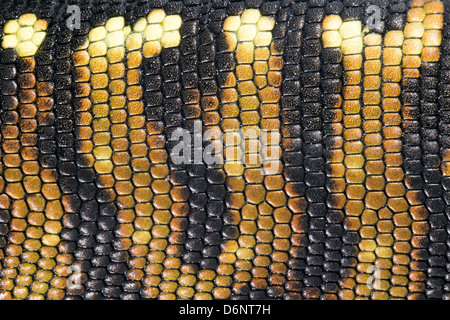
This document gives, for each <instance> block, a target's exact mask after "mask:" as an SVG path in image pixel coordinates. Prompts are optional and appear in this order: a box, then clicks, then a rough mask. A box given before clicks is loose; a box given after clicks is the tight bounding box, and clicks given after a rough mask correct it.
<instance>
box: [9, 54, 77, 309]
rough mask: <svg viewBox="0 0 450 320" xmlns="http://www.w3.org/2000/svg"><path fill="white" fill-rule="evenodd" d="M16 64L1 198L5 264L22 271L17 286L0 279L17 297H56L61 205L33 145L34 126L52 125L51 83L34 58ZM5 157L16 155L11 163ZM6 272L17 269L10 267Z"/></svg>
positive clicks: (59, 294) (60, 292)
mask: <svg viewBox="0 0 450 320" xmlns="http://www.w3.org/2000/svg"><path fill="white" fill-rule="evenodd" d="M19 64H20V74H19V75H18V77H17V83H18V85H19V91H18V98H19V101H18V104H17V105H15V106H14V108H15V110H17V111H18V112H17V111H14V112H13V113H12V114H11V116H13V118H14V119H15V120H14V121H13V122H12V123H10V124H11V126H9V125H7V126H5V127H4V128H3V137H5V138H8V137H11V138H13V139H11V140H10V139H5V140H3V148H4V151H5V153H7V154H5V156H4V157H3V159H2V160H3V163H4V164H5V165H6V167H7V168H6V169H5V171H4V172H3V174H4V177H5V180H6V185H5V187H6V188H5V193H6V194H3V195H2V198H3V201H4V202H3V205H4V206H5V208H6V206H7V205H10V206H11V207H10V208H11V213H12V215H13V217H14V218H13V219H12V220H11V231H12V232H11V236H10V240H11V244H10V245H8V246H7V249H6V252H7V253H8V254H9V255H10V256H11V258H12V259H7V266H8V265H9V266H11V267H13V266H14V267H15V268H17V270H18V271H19V272H20V273H21V274H22V275H20V276H17V278H16V279H15V280H16V281H15V285H14V283H13V282H12V280H10V281H8V280H6V281H5V280H3V281H2V282H3V283H4V284H6V286H7V287H8V288H9V289H10V290H12V296H11V297H14V298H17V299H25V298H28V299H44V298H45V297H47V298H49V299H57V300H60V299H62V298H63V297H64V295H65V291H64V289H65V287H66V282H67V279H66V278H65V277H66V276H68V274H69V270H68V267H67V265H68V264H70V263H71V257H70V256H68V255H65V254H59V253H58V245H59V244H60V238H59V235H58V234H59V232H60V231H61V228H62V225H61V222H60V220H61V218H62V216H63V208H62V205H61V193H60V190H59V187H58V185H57V174H56V171H55V170H54V169H40V166H39V160H38V157H39V152H38V148H37V139H38V137H37V127H38V126H45V125H52V123H51V122H49V121H51V119H52V116H51V115H50V113H51V109H52V107H53V99H52V98H51V94H52V91H53V86H52V85H51V84H50V83H47V82H41V83H39V82H37V81H36V78H35V76H34V70H35V66H36V62H35V59H34V57H25V58H21V60H20V61H19ZM14 125H15V126H14ZM13 132H14V134H13V135H12V136H11V133H13ZM9 158H11V160H13V159H12V158H14V160H13V162H14V163H13V162H10V161H9V160H8V159H9ZM8 198H9V199H8ZM18 257H20V258H21V261H22V262H20V260H18ZM5 271H6V273H7V274H9V275H11V274H13V273H15V272H14V271H13V269H11V270H8V269H5Z"/></svg>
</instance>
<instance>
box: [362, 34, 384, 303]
mask: <svg viewBox="0 0 450 320" xmlns="http://www.w3.org/2000/svg"><path fill="white" fill-rule="evenodd" d="M381 42H382V38H381V35H379V34H376V33H370V34H368V35H366V36H365V37H364V44H365V48H364V57H365V63H364V66H363V72H364V78H363V89H364V94H363V97H362V98H363V99H362V101H363V109H362V117H363V126H362V127H363V132H364V137H363V139H362V145H363V146H364V147H365V148H364V151H363V150H361V154H363V155H364V159H365V166H364V170H365V172H366V174H367V177H366V179H365V182H364V187H365V189H366V191H367V193H366V196H365V198H364V208H365V209H364V211H363V213H362V215H361V227H360V229H359V233H360V237H361V241H360V243H359V249H360V253H359V254H358V265H357V268H356V269H357V271H358V275H357V277H356V281H357V283H358V284H357V286H356V294H357V296H358V298H371V299H380V298H381V296H380V292H374V290H377V289H378V288H376V287H375V285H376V283H369V285H371V286H372V287H370V286H368V281H369V277H370V276H373V272H374V269H373V264H374V261H375V253H374V252H375V250H376V247H377V244H376V233H375V232H373V230H374V229H375V227H376V223H377V222H378V210H379V209H380V208H381V207H382V206H384V205H385V203H386V195H385V193H384V191H383V190H384V187H385V183H386V181H385V178H384V176H383V171H384V164H383V149H382V146H381V144H382V138H381V127H382V125H381V108H380V102H381V93H380V85H381V77H380V70H374V69H373V68H372V69H371V68H370V67H369V66H370V64H371V63H379V61H380V58H381V55H382V48H381Z"/></svg>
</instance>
